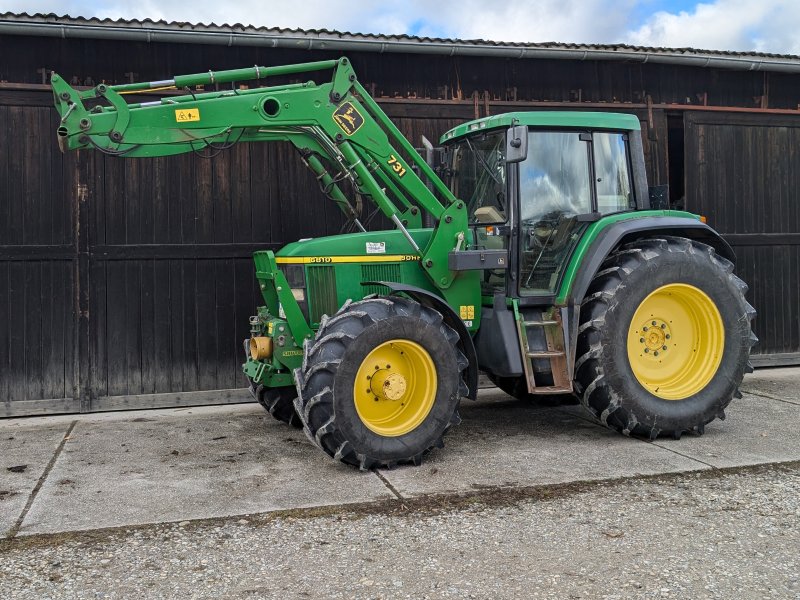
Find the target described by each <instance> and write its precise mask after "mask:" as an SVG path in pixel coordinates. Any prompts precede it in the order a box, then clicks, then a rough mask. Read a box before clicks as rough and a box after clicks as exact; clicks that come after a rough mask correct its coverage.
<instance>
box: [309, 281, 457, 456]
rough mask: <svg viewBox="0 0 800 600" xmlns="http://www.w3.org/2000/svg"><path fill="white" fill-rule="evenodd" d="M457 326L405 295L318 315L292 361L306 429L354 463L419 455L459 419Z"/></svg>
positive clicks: (331, 452) (333, 453)
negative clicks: (313, 331) (296, 361)
mask: <svg viewBox="0 0 800 600" xmlns="http://www.w3.org/2000/svg"><path fill="white" fill-rule="evenodd" d="M458 343H459V337H458V334H457V333H456V332H455V331H454V330H453V329H452V328H451V327H449V326H448V325H447V324H446V323H444V321H443V319H442V315H441V314H440V313H439V312H437V311H436V310H434V309H432V308H428V307H425V306H422V305H420V304H419V303H417V302H414V301H412V300H409V299H407V298H400V297H395V296H391V297H382V298H371V299H369V300H363V301H361V302H356V303H353V304H347V305H345V306H344V307H343V308H342V309H341V310H340V311H339V312H338V313H337V314H336V315H335V316H334V317H332V318H330V319H327V320H325V321H324V322H323V323H321V324H320V328H319V331H318V332H317V335H316V337H315V339H314V341H313V342H310V343H308V344H306V347H305V356H304V359H303V366H302V368H301V369H297V370H296V371H295V377H296V379H297V382H298V385H297V387H298V391H299V395H298V398H297V400H296V401H295V407H296V409H297V412H298V413H299V414H300V416H301V418H302V420H303V423H304V425H305V431H306V434H307V435H308V437H309V439H311V441H313V442H314V443H315V444H316V445H317V446H319V447H320V448H321V449H322V450H323V451H324V452H326V453H327V454H328V455H330V456H332V457H333V458H335V459H337V460H341V461H342V462H345V463H347V464H351V465H355V466H357V467H359V468H361V469H369V468H372V467H383V466H392V465H395V464H398V463H408V462H410V463H414V464H419V463H420V462H421V460H422V456H423V454H425V453H426V452H427V451H429V450H430V449H431V448H433V447H435V446H441V445H442V436H443V435H444V434H445V433H446V432H447V430H448V429H450V427H451V426H452V425H455V424H457V423H458V422H460V418H459V416H458V405H459V401H460V399H461V396H463V395H466V394H467V387H466V384H465V383H464V380H463V371H464V370H465V369H466V367H467V359H466V358H465V356H464V354H463V353H462V352H461V351H460V350H459V348H458Z"/></svg>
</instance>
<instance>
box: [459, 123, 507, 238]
mask: <svg viewBox="0 0 800 600" xmlns="http://www.w3.org/2000/svg"><path fill="white" fill-rule="evenodd" d="M505 139H506V137H505V131H495V132H490V133H481V134H478V135H473V136H470V137H465V138H462V139H461V140H459V141H457V142H455V143H454V144H453V146H452V147H451V148H452V150H451V162H450V166H451V169H452V172H451V179H450V190H451V191H452V192H453V195H454V196H455V197H456V198H459V199H461V200H464V201H465V202H466V203H467V210H468V211H469V212H468V214H469V218H470V222H471V223H503V222H505V220H506V204H507V202H506V162H505Z"/></svg>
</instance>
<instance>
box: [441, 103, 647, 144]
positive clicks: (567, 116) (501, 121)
mask: <svg viewBox="0 0 800 600" xmlns="http://www.w3.org/2000/svg"><path fill="white" fill-rule="evenodd" d="M512 125H525V126H527V127H559V128H575V129H587V130H589V129H591V130H595V129H610V130H614V131H638V130H639V129H640V128H641V125H640V124H639V119H638V118H637V117H635V116H633V115H627V114H620V113H601V112H577V111H573V112H564V111H541V112H512V113H504V114H502V115H494V116H491V117H484V118H483V119H476V120H474V121H469V122H467V123H463V124H461V125H458V126H456V127H453V129H451V130H450V131H448V132H447V133H445V134H444V135H443V136H442V137H441V138H440V140H439V142H440V143H442V144H444V143H447V142H449V141H451V140H455V139H457V138H460V137H463V136H465V135H468V134H473V133H476V132H480V131H488V130H489V129H498V128H501V127H502V128H508V127H511V126H512Z"/></svg>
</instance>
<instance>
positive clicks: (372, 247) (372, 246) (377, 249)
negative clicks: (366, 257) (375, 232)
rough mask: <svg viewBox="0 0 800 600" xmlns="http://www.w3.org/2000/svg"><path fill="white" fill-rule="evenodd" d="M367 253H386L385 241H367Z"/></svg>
mask: <svg viewBox="0 0 800 600" xmlns="http://www.w3.org/2000/svg"><path fill="white" fill-rule="evenodd" d="M367 254H386V242H367Z"/></svg>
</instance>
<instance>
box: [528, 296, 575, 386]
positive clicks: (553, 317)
mask: <svg viewBox="0 0 800 600" xmlns="http://www.w3.org/2000/svg"><path fill="white" fill-rule="evenodd" d="M514 317H515V319H516V321H517V334H518V337H519V343H520V351H521V352H522V366H523V369H524V372H525V380H526V381H527V383H528V393H530V394H558V393H564V392H572V378H571V377H570V374H569V369H568V368H567V352H566V349H565V345H564V329H563V327H562V324H561V319H560V316H559V314H558V310H557V309H556V308H552V309H550V310H549V311H546V312H543V313H542V318H541V320H526V319H525V317H524V315H523V314H522V312H521V311H520V309H519V306H518V304H517V302H514ZM533 328H541V329H542V330H543V331H544V336H545V340H546V342H547V349H546V350H545V349H531V348H530V345H529V342H528V333H529V331H530V330H531V329H533ZM537 359H547V360H549V361H550V371H551V373H552V374H553V384H552V385H539V384H538V383H537V381H536V373H535V370H534V367H533V361H534V360H537Z"/></svg>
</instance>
